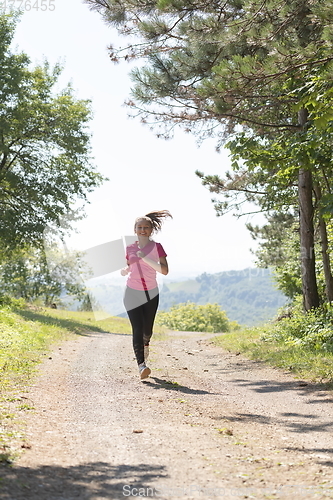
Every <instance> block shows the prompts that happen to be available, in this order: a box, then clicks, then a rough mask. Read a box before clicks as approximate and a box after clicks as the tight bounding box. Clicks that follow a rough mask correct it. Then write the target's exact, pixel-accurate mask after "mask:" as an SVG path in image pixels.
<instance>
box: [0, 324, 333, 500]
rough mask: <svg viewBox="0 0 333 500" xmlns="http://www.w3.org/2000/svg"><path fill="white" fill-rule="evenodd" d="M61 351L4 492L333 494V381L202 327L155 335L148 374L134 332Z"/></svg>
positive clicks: (97, 336) (51, 362)
mask: <svg viewBox="0 0 333 500" xmlns="http://www.w3.org/2000/svg"><path fill="white" fill-rule="evenodd" d="M50 358H51V359H46V360H45V362H44V363H43V365H42V366H41V373H40V376H39V377H38V378H37V379H36V381H35V383H34V385H33V386H32V387H31V389H30V390H29V392H28V393H26V394H25V396H26V397H27V398H29V401H30V402H32V404H33V406H34V408H35V410H33V411H30V412H28V415H27V419H26V421H27V430H26V435H27V438H26V444H25V446H27V447H28V448H27V449H26V450H25V452H24V454H23V455H22V457H21V458H20V460H19V461H18V462H17V463H16V465H15V466H14V467H13V468H12V469H10V470H7V471H6V472H5V474H4V478H3V479H2V481H1V485H2V486H1V488H0V498H1V499H4V500H72V499H80V500H85V499H89V500H100V499H124V498H146V497H150V498H161V499H187V500H191V499H197V498H203V499H209V500H210V499H215V498H222V499H235V498H260V499H261V498H265V499H275V498H285V499H308V498H332V497H333V469H332V468H333V434H332V430H333V424H332V415H333V398H332V395H331V394H330V393H328V392H323V391H319V390H318V389H317V388H316V387H314V386H311V385H307V384H305V383H302V382H301V381H297V380H294V379H293V378H292V377H291V376H290V375H288V374H284V373H281V372H280V371H277V370H273V369H271V368H267V367H265V366H264V365H263V364H260V363H255V362H251V361H248V360H246V359H244V358H242V357H241V356H237V355H235V354H231V353H227V352H224V351H222V350H221V349H219V348H217V347H215V346H213V345H212V343H211V337H210V336H209V335H206V334H198V333H174V334H170V335H169V336H168V337H167V338H166V339H163V340H157V339H155V340H154V342H153V343H152V348H151V355H150V363H149V366H150V367H151V369H152V374H151V377H150V378H149V379H147V381H144V382H141V381H140V380H139V377H138V373H137V368H136V364H135V362H134V359H133V353H132V347H131V337H130V336H129V335H121V334H109V333H105V334H103V333H92V334H89V335H87V336H85V337H78V338H77V339H75V340H71V341H68V342H65V343H63V344H62V345H61V346H60V347H59V346H58V347H56V348H55V350H54V352H53V353H52V355H51V356H50ZM3 472H4V471H2V473H3Z"/></svg>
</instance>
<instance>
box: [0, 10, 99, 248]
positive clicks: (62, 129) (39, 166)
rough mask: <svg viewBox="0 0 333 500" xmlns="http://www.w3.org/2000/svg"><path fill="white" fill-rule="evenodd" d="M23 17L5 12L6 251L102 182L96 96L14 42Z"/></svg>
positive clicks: (0, 90)
mask: <svg viewBox="0 0 333 500" xmlns="http://www.w3.org/2000/svg"><path fill="white" fill-rule="evenodd" d="M15 24H16V18H15V17H14V16H13V15H4V14H2V15H0V66H1V74H2V77H1V79H0V211H1V214H0V251H1V250H2V251H5V253H6V255H8V252H9V251H10V250H13V249H15V248H17V247H18V246H20V247H21V246H22V243H24V244H26V243H27V242H28V243H29V244H30V245H33V244H36V243H39V242H40V240H41V237H42V234H43V231H44V228H45V226H46V225H51V226H56V227H57V226H58V225H59V217H61V216H62V215H64V214H66V213H67V212H68V211H69V209H70V208H71V205H73V203H76V202H77V201H78V200H81V201H82V202H84V201H85V200H86V196H87V194H88V193H89V192H90V191H92V190H93V189H94V188H95V187H96V186H98V185H99V184H100V183H101V181H102V179H103V178H102V176H101V175H100V174H98V173H97V172H95V170H94V166H93V164H92V158H91V152H90V148H91V147H90V132H89V131H88V129H87V126H88V123H89V121H90V119H91V110H90V102H89V101H87V100H80V99H77V98H75V96H74V93H73V89H72V88H71V87H70V86H67V88H65V89H64V90H62V91H60V92H59V93H58V94H56V93H55V90H54V89H55V86H56V84H57V80H58V77H59V75H60V72H61V68H60V67H59V66H58V65H57V66H55V67H54V68H53V69H51V68H50V67H49V64H48V63H47V62H45V63H44V64H43V65H40V66H37V67H35V68H33V69H31V68H30V61H29V58H28V57H27V55H26V54H24V53H20V54H15V53H13V52H12V51H11V49H10V45H11V42H12V38H13V35H14V29H15Z"/></svg>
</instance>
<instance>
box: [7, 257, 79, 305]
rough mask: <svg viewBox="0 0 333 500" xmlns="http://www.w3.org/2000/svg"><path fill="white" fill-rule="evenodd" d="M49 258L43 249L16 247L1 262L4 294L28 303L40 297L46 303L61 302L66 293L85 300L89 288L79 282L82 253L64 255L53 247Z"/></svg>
mask: <svg viewBox="0 0 333 500" xmlns="http://www.w3.org/2000/svg"><path fill="white" fill-rule="evenodd" d="M48 257H49V260H47V258H46V254H45V252H44V250H43V249H38V248H31V247H30V248H26V249H20V250H18V249H17V250H15V251H14V252H13V253H12V254H11V255H10V257H9V258H8V259H6V260H4V261H3V262H2V264H0V294H3V295H6V294H7V295H10V296H11V297H13V298H16V299H20V298H22V299H24V300H25V301H27V302H33V301H35V300H37V299H40V300H41V301H42V302H43V303H44V304H45V305H50V304H52V303H53V302H58V304H59V302H60V297H61V295H63V294H65V293H68V294H70V295H72V296H74V297H76V298H78V299H81V298H82V297H83V295H84V290H85V288H84V286H83V284H82V283H81V282H80V281H78V276H79V275H80V273H81V271H82V263H81V261H80V254H79V253H78V252H74V253H72V254H69V253H67V254H64V253H63V252H60V250H59V249H58V248H56V247H53V248H52V255H51V254H50V250H49V252H48Z"/></svg>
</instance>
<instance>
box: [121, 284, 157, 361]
mask: <svg viewBox="0 0 333 500" xmlns="http://www.w3.org/2000/svg"><path fill="white" fill-rule="evenodd" d="M158 302H159V293H158V288H154V289H153V290H148V291H147V292H145V291H143V290H134V289H133V288H129V287H127V288H126V290H125V296H124V305H125V308H126V311H127V314H128V317H129V320H130V322H131V325H132V332H133V349H134V353H135V357H136V360H137V363H138V365H140V364H141V363H143V362H144V345H148V344H149V341H150V339H151V336H152V334H153V325H154V320H155V316H156V311H157V307H158Z"/></svg>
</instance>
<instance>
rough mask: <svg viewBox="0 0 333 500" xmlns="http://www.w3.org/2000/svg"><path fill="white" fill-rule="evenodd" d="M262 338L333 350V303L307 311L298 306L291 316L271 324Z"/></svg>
mask: <svg viewBox="0 0 333 500" xmlns="http://www.w3.org/2000/svg"><path fill="white" fill-rule="evenodd" d="M262 340H264V341H265V340H276V341H279V342H284V343H285V344H289V345H298V346H302V347H309V348H310V349H322V350H325V351H329V352H333V303H326V304H324V305H322V306H321V307H319V308H318V309H314V310H312V311H308V312H307V313H305V312H303V311H302V310H300V308H299V307H297V306H296V308H294V310H293V312H292V315H291V317H290V318H283V319H282V320H280V321H278V322H276V323H275V324H271V325H270V326H269V327H268V328H267V330H266V332H265V333H264V335H263V336H262Z"/></svg>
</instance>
